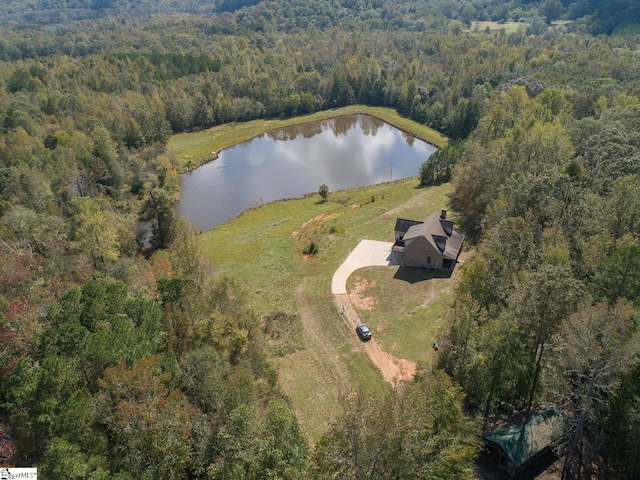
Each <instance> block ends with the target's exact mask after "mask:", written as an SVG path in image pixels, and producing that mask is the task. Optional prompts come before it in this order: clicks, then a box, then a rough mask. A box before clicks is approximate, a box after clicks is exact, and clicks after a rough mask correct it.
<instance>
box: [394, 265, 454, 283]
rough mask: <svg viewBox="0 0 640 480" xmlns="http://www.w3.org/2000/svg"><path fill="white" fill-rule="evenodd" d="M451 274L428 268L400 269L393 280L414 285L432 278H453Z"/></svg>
mask: <svg viewBox="0 0 640 480" xmlns="http://www.w3.org/2000/svg"><path fill="white" fill-rule="evenodd" d="M451 273H452V272H451V271H442V270H430V269H427V268H415V267H399V268H398V271H397V272H396V274H395V275H394V276H393V278H394V279H396V280H402V281H403V282H407V283H410V284H414V283H418V282H424V281H426V280H431V279H432V278H451Z"/></svg>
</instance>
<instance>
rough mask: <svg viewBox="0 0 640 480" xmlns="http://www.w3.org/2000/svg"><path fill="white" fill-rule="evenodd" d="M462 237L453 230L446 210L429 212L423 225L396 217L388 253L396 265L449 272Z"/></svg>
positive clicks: (456, 255)
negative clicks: (393, 236) (394, 259)
mask: <svg viewBox="0 0 640 480" xmlns="http://www.w3.org/2000/svg"><path fill="white" fill-rule="evenodd" d="M464 235H465V234H464V232H461V231H460V230H457V229H455V228H453V222H452V221H451V220H448V219H447V211H446V210H442V211H440V212H435V213H432V214H431V215H429V216H428V217H427V218H426V219H425V220H424V221H423V222H421V221H418V220H407V219H405V218H398V219H397V220H396V226H395V236H396V238H395V243H394V244H393V247H391V251H392V253H393V254H394V255H395V256H396V260H397V263H398V265H400V266H404V267H418V268H434V269H437V270H453V268H454V267H455V264H456V263H457V262H458V257H459V255H460V252H461V250H462V245H463V243H464Z"/></svg>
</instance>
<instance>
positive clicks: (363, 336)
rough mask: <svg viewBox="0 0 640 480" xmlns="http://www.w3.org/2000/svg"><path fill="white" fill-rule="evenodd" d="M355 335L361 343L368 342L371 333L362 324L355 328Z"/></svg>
mask: <svg viewBox="0 0 640 480" xmlns="http://www.w3.org/2000/svg"><path fill="white" fill-rule="evenodd" d="M356 333H357V334H358V337H360V340H362V341H363V342H368V341H369V340H371V331H370V330H369V327H367V326H366V325H365V324H364V323H359V324H358V326H357V327H356Z"/></svg>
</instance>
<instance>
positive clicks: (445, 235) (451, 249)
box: [396, 212, 465, 260]
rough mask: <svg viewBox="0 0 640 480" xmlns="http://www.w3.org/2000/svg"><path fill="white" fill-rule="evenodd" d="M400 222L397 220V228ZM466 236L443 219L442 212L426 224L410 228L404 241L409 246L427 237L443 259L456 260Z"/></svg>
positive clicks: (431, 217) (425, 222)
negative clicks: (420, 238)
mask: <svg viewBox="0 0 640 480" xmlns="http://www.w3.org/2000/svg"><path fill="white" fill-rule="evenodd" d="M399 220H403V219H398V220H396V226H397V225H398V221H399ZM404 221H405V222H406V221H407V220H404ZM464 235H465V234H464V232H461V231H460V230H457V229H455V228H453V222H452V221H451V220H447V219H444V218H441V217H440V212H434V213H432V214H431V215H429V216H428V217H427V218H426V219H425V221H424V222H421V223H416V224H414V225H412V226H410V227H409V229H408V230H407V233H405V235H404V241H405V244H406V245H409V244H410V243H412V241H415V239H417V238H419V237H425V238H426V239H427V241H428V242H429V243H430V244H431V245H432V246H433V248H436V249H438V250H439V251H440V252H441V253H442V257H443V258H445V259H448V260H456V259H457V258H458V255H459V254H460V249H461V248H462V244H463V242H464Z"/></svg>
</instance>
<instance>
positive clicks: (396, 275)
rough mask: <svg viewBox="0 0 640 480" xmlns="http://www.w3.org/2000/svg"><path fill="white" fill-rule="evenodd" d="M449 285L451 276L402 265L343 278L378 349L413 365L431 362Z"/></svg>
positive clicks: (449, 292)
mask: <svg viewBox="0 0 640 480" xmlns="http://www.w3.org/2000/svg"><path fill="white" fill-rule="evenodd" d="M459 270H460V269H458V271H459ZM452 286H453V278H452V276H451V275H447V274H442V273H439V272H437V271H435V270H424V269H419V268H408V267H368V268H364V269H361V270H358V271H356V272H354V273H353V274H352V275H351V276H350V277H349V280H348V282H347V290H348V291H349V294H350V297H351V303H352V304H353V305H354V307H355V308H356V309H357V310H358V315H359V316H360V318H361V319H362V320H363V321H364V322H365V323H366V324H367V325H368V326H369V328H370V329H371V331H372V334H373V336H374V337H375V338H376V340H377V341H378V342H379V343H380V344H381V345H382V348H383V350H384V351H386V352H388V353H391V354H392V355H394V356H396V357H400V358H406V359H408V360H412V361H414V362H417V363H418V364H419V365H430V364H431V363H432V362H433V360H434V349H433V342H434V341H437V340H438V337H439V335H441V334H442V330H443V328H444V326H445V323H446V322H445V319H444V318H443V316H442V313H443V310H444V308H445V307H446V305H447V302H449V300H450V299H451V292H452Z"/></svg>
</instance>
